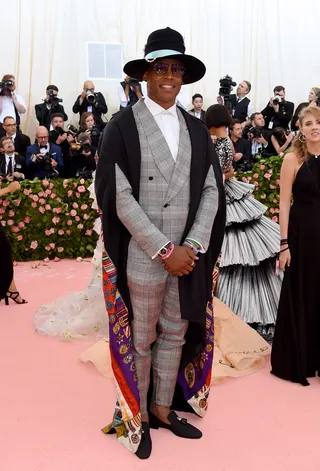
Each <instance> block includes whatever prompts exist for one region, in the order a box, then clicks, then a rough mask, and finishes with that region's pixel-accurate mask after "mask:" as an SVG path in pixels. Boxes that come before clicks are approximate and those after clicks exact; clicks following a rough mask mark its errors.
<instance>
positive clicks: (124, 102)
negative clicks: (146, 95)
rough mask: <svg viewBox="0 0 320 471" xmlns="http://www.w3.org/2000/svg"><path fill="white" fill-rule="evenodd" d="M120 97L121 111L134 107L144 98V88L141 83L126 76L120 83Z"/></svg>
mask: <svg viewBox="0 0 320 471" xmlns="http://www.w3.org/2000/svg"><path fill="white" fill-rule="evenodd" d="M118 95H119V100H120V110H122V109H123V108H126V107H127V106H133V105H134V104H135V103H137V101H139V100H140V98H142V88H141V85H140V83H139V82H138V81H137V80H135V79H132V78H131V77H129V76H128V75H127V76H126V78H125V80H124V81H123V82H120V85H119V88H118Z"/></svg>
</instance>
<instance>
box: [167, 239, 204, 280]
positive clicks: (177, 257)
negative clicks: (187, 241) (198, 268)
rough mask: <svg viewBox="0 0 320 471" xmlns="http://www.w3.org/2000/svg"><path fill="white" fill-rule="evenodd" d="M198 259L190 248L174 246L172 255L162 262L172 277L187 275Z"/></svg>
mask: <svg viewBox="0 0 320 471" xmlns="http://www.w3.org/2000/svg"><path fill="white" fill-rule="evenodd" d="M197 260H199V257H197V256H196V255H195V253H194V252H193V250H192V249H191V248H190V247H187V246H185V245H183V246H179V245H175V247H174V249H173V251H172V254H171V255H170V256H169V257H168V258H166V259H165V260H164V261H163V266H164V268H165V269H166V270H167V272H168V273H170V275H172V276H183V275H189V273H191V272H192V271H193V269H194V267H195V264H196V261H197Z"/></svg>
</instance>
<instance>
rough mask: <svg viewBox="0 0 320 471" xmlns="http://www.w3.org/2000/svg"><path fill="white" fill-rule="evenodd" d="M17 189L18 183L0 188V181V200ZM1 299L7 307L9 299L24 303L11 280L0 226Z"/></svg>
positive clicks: (8, 254)
mask: <svg viewBox="0 0 320 471" xmlns="http://www.w3.org/2000/svg"><path fill="white" fill-rule="evenodd" d="M19 189H20V184H19V183H18V182H12V183H9V185H7V186H6V187H5V188H1V180H0V198H1V197H2V196H4V195H6V194H8V193H14V192H15V191H17V190H19ZM3 298H4V299H5V302H6V304H7V305H8V303H9V298H11V299H13V301H15V302H16V303H17V304H25V303H26V301H25V300H24V299H22V298H21V296H20V294H19V292H18V291H17V287H16V284H15V282H14V279H13V263H12V253H11V247H10V243H9V241H8V239H7V236H6V234H5V232H4V230H3V228H2V224H0V300H1V299H3Z"/></svg>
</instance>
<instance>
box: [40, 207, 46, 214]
mask: <svg viewBox="0 0 320 471" xmlns="http://www.w3.org/2000/svg"><path fill="white" fill-rule="evenodd" d="M39 211H40V213H41V214H43V213H45V212H46V210H45V209H44V207H43V206H40V207H39Z"/></svg>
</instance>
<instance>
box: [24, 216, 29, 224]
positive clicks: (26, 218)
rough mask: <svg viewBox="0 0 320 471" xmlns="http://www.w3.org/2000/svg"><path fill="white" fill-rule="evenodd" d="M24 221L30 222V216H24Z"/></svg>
mask: <svg viewBox="0 0 320 471" xmlns="http://www.w3.org/2000/svg"><path fill="white" fill-rule="evenodd" d="M24 222H25V223H27V224H29V222H30V216H26V217H25V218H24Z"/></svg>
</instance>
